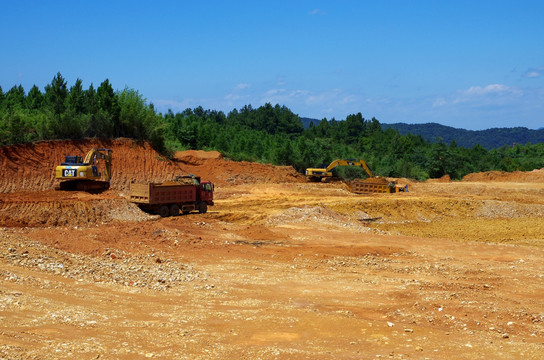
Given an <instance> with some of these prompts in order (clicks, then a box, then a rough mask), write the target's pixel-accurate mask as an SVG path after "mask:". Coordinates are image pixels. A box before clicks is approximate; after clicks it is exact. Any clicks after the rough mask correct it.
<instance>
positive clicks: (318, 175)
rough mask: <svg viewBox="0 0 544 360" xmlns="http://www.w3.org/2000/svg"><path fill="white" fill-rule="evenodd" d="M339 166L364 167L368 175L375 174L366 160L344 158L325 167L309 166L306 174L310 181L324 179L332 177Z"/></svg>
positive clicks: (371, 176)
mask: <svg viewBox="0 0 544 360" xmlns="http://www.w3.org/2000/svg"><path fill="white" fill-rule="evenodd" d="M337 166H359V167H362V168H363V169H364V170H365V172H366V173H367V175H368V177H370V178H373V177H374V175H372V171H370V168H369V167H368V165H367V164H366V162H365V161H364V160H361V159H359V160H344V159H337V160H334V161H333V162H331V163H330V164H329V165H328V166H327V167H325V168H308V169H306V176H307V177H308V180H310V181H323V180H326V179H328V178H332V171H333V170H334V168H336V167H337Z"/></svg>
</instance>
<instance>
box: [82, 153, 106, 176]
mask: <svg viewBox="0 0 544 360" xmlns="http://www.w3.org/2000/svg"><path fill="white" fill-rule="evenodd" d="M111 153H112V151H111V150H110V149H97V148H92V149H91V150H89V152H88V153H87V155H85V159H84V160H83V162H84V163H87V164H89V165H94V164H95V163H96V161H97V160H104V162H105V166H104V180H105V181H110V180H111V158H112V155H111Z"/></svg>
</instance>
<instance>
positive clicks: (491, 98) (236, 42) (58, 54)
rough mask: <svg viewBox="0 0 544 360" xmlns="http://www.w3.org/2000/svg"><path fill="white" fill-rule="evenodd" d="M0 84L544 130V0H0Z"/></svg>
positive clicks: (185, 103) (164, 106) (163, 103)
mask: <svg viewBox="0 0 544 360" xmlns="http://www.w3.org/2000/svg"><path fill="white" fill-rule="evenodd" d="M0 34H1V35H0V36H1V40H2V41H1V45H0V46H1V47H0V49H1V50H0V86H1V87H2V89H3V91H8V90H9V89H10V88H11V87H13V86H14V85H19V84H21V85H22V86H23V87H24V89H25V90H26V91H27V92H28V91H29V90H30V88H31V87H32V86H33V85H37V86H38V87H39V88H40V89H41V90H42V91H43V89H44V87H45V85H47V84H49V83H51V80H52V79H53V77H54V76H55V75H56V73H57V72H60V73H61V74H62V75H63V77H64V78H65V79H66V80H67V82H68V85H69V86H72V85H73V84H74V83H75V81H76V79H77V78H80V79H81V80H83V87H84V88H88V86H89V85H90V84H91V83H93V85H94V86H95V88H96V87H97V86H98V85H100V83H101V82H102V81H104V80H105V79H109V80H110V83H111V84H112V85H113V87H114V89H116V90H123V89H124V88H125V87H129V88H132V89H135V90H138V91H139V92H140V94H142V96H143V97H144V98H146V99H147V101H148V102H151V103H153V104H154V105H155V107H156V108H157V109H158V110H159V111H161V112H166V111H167V110H168V109H172V110H173V111H174V112H178V111H183V110H184V109H186V108H194V107H197V106H202V107H203V108H205V109H212V110H221V111H224V112H225V113H228V112H230V111H231V110H232V109H234V108H237V109H239V108H241V107H243V106H244V105H249V104H251V105H252V106H253V107H254V108H256V107H259V106H261V105H263V104H265V103H267V102H270V103H272V105H275V104H280V105H285V106H286V107H288V108H289V109H291V110H292V111H293V112H294V113H296V114H298V115H299V116H301V117H311V118H316V119H322V118H327V119H329V120H330V119H332V118H335V119H337V120H342V119H345V117H346V116H347V115H349V114H356V113H358V112H360V113H362V115H363V116H364V117H365V118H367V119H370V118H372V117H376V118H377V119H378V120H379V121H380V122H382V123H395V122H405V123H425V122H437V123H440V124H443V125H448V126H454V127H459V128H465V129H472V130H478V129H487V128H491V127H514V126H525V127H528V128H532V129H535V128H541V127H544V1H540V0H535V1H523V0H520V1H514V0H509V1H504V0H489V1H487V0H470V1H465V0H455V1H442V0H429V1H427V0H417V1H416V0H413V1H409V0H403V1H400V0H399V1H395V0H388V1H385V0H372V1H364V0H361V1H355V0H354V1H305V0H291V1H280V0H275V1H272V0H271V1H259V0H252V1H227V0H223V1H213V0H208V1H194V0H193V1H175V0H170V1H165V0H156V1H138V0H131V1H115V0H108V1H103V0H93V1H80V0H71V1H69V0H65V1H56V0H48V1H43V0H40V1H28V0H17V1H15V0H0Z"/></svg>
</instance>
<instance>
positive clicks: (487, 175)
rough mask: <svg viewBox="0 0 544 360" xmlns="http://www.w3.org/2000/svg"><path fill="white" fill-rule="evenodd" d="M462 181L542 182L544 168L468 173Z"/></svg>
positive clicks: (543, 179)
mask: <svg viewBox="0 0 544 360" xmlns="http://www.w3.org/2000/svg"><path fill="white" fill-rule="evenodd" d="M463 181H473V182H482V181H500V182H520V183H538V182H544V168H542V169H537V170H533V171H514V172H504V171H488V172H479V173H474V174H468V175H466V176H465V177H463Z"/></svg>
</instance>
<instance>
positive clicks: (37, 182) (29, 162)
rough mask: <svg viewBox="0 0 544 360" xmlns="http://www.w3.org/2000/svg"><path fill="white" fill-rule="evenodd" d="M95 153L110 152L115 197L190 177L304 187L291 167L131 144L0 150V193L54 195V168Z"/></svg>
mask: <svg viewBox="0 0 544 360" xmlns="http://www.w3.org/2000/svg"><path fill="white" fill-rule="evenodd" d="M93 147H98V148H109V149H112V150H113V160H112V180H111V187H112V189H114V190H118V191H126V190H127V189H128V186H129V184H130V182H131V181H136V182H161V181H165V180H170V179H172V178H173V177H175V176H177V175H185V174H189V173H191V174H195V175H199V176H201V177H202V178H205V179H208V180H211V181H213V182H215V183H216V184H217V185H224V184H240V183H251V182H256V181H259V182H272V183H279V182H300V181H304V178H303V176H302V175H300V174H298V173H297V172H296V171H295V170H294V169H293V168H292V167H276V166H273V165H265V164H256V163H249V162H233V161H228V160H224V159H222V156H221V154H219V153H218V152H204V151H188V152H178V153H177V154H176V156H175V157H174V159H173V160H169V159H167V158H165V157H164V156H161V155H160V154H159V153H157V152H156V151H155V150H154V149H153V148H152V147H151V146H150V145H149V143H147V142H141V141H134V140H131V139H115V140H97V139H88V140H74V141H65V140H56V141H42V142H37V143H34V144H24V145H13V146H4V147H1V148H0V173H1V174H2V176H1V177H0V192H2V193H11V192H17V191H36V190H49V189H52V188H53V187H54V185H55V173H54V172H55V167H56V166H57V165H59V164H60V163H62V162H64V157H65V156H66V155H81V156H85V154H86V153H87V152H88V151H89V150H90V149H91V148H93ZM98 166H99V167H100V166H101V164H99V165H98Z"/></svg>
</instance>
